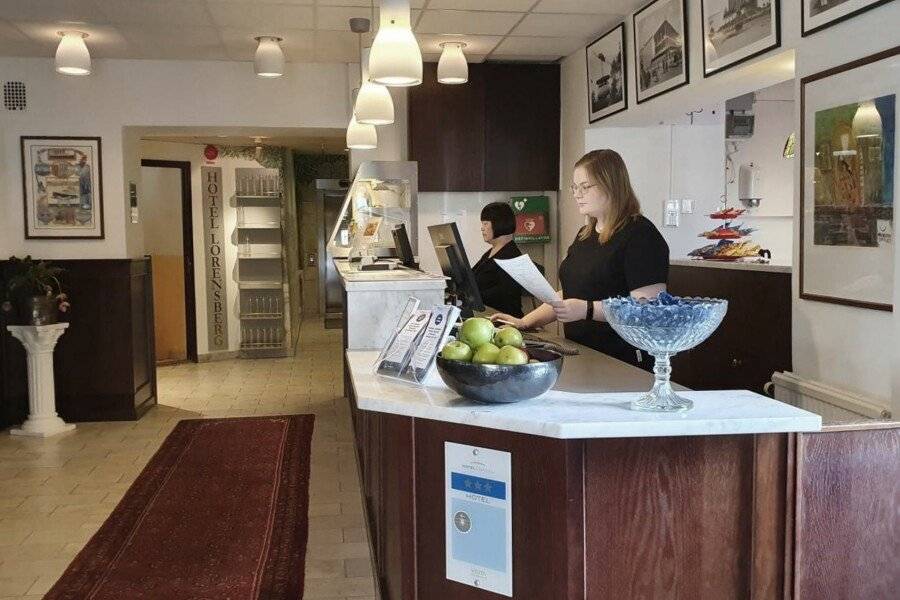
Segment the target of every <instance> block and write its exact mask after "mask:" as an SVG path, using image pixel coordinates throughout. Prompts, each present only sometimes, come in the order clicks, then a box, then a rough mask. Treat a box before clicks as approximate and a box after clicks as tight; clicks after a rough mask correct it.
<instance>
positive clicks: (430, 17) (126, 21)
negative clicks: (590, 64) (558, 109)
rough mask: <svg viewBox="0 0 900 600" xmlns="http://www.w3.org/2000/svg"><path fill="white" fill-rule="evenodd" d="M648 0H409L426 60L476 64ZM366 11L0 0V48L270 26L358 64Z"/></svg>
mask: <svg viewBox="0 0 900 600" xmlns="http://www.w3.org/2000/svg"><path fill="white" fill-rule="evenodd" d="M645 2H646V0H412V2H411V5H412V7H413V10H412V23H413V30H414V31H415V32H416V37H417V38H418V40H419V44H420V46H421V47H422V52H423V55H424V57H425V60H437V58H438V56H439V54H440V47H439V44H440V43H441V42H442V41H445V40H451V39H456V40H460V39H461V40H462V41H464V42H466V43H467V45H468V46H467V48H466V55H467V57H468V59H469V61H470V62H481V61H483V60H486V59H487V60H527V61H553V60H556V59H558V58H560V57H562V56H566V55H568V54H570V53H572V52H574V51H575V50H577V49H578V48H580V47H581V46H582V45H583V44H584V43H585V42H586V41H590V40H591V39H593V38H594V37H596V36H597V35H598V34H601V33H604V32H605V31H606V30H607V29H609V28H610V27H612V26H614V25H615V24H617V23H618V22H619V21H620V20H621V19H622V17H623V16H624V15H627V14H630V13H631V12H633V11H634V10H635V9H637V8H639V6H640V5H642V4H644V3H645ZM374 3H375V5H376V6H377V5H378V4H379V1H378V0H374ZM375 13H376V15H377V8H376V9H375ZM371 14H372V8H371V7H370V0H0V56H46V57H50V56H53V54H54V52H55V50H56V45H57V43H58V42H59V37H58V35H57V32H58V31H59V30H60V29H66V28H71V29H77V30H80V31H84V32H86V33H88V34H89V37H88V39H87V44H88V47H89V48H90V50H91V54H92V56H94V57H96V58H137V59H173V60H232V61H250V60H253V53H254V50H255V48H256V42H255V41H254V40H253V38H254V37H255V36H259V35H266V34H268V35H278V36H280V37H283V38H284V42H283V48H284V51H285V55H286V57H287V60H288V61H291V62H357V61H358V55H359V54H358V49H357V48H358V46H357V45H358V39H357V36H356V34H354V33H352V32H351V31H350V27H349V25H348V20H349V19H350V17H370V15H371ZM375 22H376V24H377V16H376V19H375ZM376 26H377V25H376Z"/></svg>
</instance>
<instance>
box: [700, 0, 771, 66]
mask: <svg viewBox="0 0 900 600" xmlns="http://www.w3.org/2000/svg"><path fill="white" fill-rule="evenodd" d="M700 22H701V23H702V24H703V76H704V77H709V76H710V75H715V74H716V73H719V72H721V71H724V70H725V69H728V68H729V67H733V66H734V65H737V64H740V63H742V62H744V61H747V60H750V59H752V58H755V57H757V56H759V55H761V54H765V53H766V52H768V51H769V50H772V49H773V48H777V47H778V46H780V45H781V6H780V3H779V0H762V1H760V0H701V2H700Z"/></svg>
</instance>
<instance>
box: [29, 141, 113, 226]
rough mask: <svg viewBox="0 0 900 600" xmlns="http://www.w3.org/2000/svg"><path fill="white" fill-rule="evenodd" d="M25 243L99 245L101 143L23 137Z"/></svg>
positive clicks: (101, 178)
mask: <svg viewBox="0 0 900 600" xmlns="http://www.w3.org/2000/svg"><path fill="white" fill-rule="evenodd" d="M20 143H21V150H22V201H23V208H24V221H25V239H30V240H35V239H43V240H55V239H82V240H85V239H94V240H102V239H104V237H105V232H104V210H103V158H102V146H101V139H100V138H99V137H89V136H21V138H20Z"/></svg>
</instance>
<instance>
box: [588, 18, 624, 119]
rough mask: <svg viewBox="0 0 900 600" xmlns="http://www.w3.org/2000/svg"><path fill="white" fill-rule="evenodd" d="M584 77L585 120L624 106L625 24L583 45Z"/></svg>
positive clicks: (598, 117) (612, 113) (620, 24)
mask: <svg viewBox="0 0 900 600" xmlns="http://www.w3.org/2000/svg"><path fill="white" fill-rule="evenodd" d="M584 52H585V54H586V60H587V78H588V120H589V121H590V122H591V123H596V122H597V121H599V120H601V119H605V118H606V117H608V116H610V115H614V114H616V113H618V112H622V111H623V110H627V109H628V76H627V70H626V69H627V66H626V61H625V23H619V24H618V25H616V26H615V27H613V28H612V29H611V30H610V31H608V32H606V33H604V34H603V35H601V36H600V37H599V38H597V39H596V40H594V41H593V42H591V43H590V44H588V45H587V47H585V49H584Z"/></svg>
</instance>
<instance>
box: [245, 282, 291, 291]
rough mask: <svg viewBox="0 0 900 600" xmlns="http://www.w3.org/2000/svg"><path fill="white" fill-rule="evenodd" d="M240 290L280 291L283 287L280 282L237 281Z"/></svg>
mask: <svg viewBox="0 0 900 600" xmlns="http://www.w3.org/2000/svg"><path fill="white" fill-rule="evenodd" d="M237 285H238V289H241V290H280V289H282V288H283V287H284V283H283V282H281V281H238V282H237Z"/></svg>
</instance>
